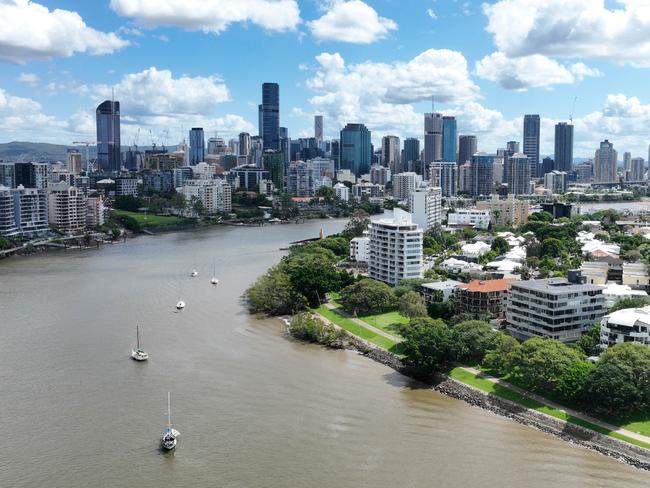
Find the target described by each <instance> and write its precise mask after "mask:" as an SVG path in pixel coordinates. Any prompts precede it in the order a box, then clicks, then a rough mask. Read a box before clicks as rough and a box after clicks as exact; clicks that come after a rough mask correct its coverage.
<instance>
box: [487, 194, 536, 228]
mask: <svg viewBox="0 0 650 488" xmlns="http://www.w3.org/2000/svg"><path fill="white" fill-rule="evenodd" d="M476 208H478V209H479V210H489V211H490V215H491V222H492V224H494V225H505V226H508V227H517V226H520V225H523V224H525V223H526V222H528V214H529V205H528V202H527V201H526V200H517V199H516V198H515V196H514V195H508V197H507V198H505V199H503V200H502V199H500V198H499V196H498V195H492V198H491V199H490V200H483V201H480V202H478V203H477V204H476Z"/></svg>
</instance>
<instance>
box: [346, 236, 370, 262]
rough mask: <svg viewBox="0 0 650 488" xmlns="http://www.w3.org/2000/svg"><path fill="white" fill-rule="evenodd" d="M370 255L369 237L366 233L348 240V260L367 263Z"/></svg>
mask: <svg viewBox="0 0 650 488" xmlns="http://www.w3.org/2000/svg"><path fill="white" fill-rule="evenodd" d="M369 255H370V238H369V237H367V235H364V236H363V237H355V238H354V239H351V240H350V260H352V261H356V262H357V263H367V262H368V257H369Z"/></svg>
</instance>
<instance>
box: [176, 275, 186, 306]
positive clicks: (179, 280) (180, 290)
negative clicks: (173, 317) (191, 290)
mask: <svg viewBox="0 0 650 488" xmlns="http://www.w3.org/2000/svg"><path fill="white" fill-rule="evenodd" d="M178 294H179V295H180V296H183V285H182V283H181V278H179V279H178ZM184 308H185V302H184V301H183V300H182V299H180V300H179V301H178V302H176V310H183V309H184Z"/></svg>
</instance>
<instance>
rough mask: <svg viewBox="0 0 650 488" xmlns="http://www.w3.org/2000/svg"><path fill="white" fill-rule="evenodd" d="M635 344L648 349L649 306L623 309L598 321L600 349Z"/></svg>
mask: <svg viewBox="0 0 650 488" xmlns="http://www.w3.org/2000/svg"><path fill="white" fill-rule="evenodd" d="M623 342H637V343H639V344H643V345H644V346H647V347H650V306H646V307H643V308H624V309H622V310H617V311H616V312H614V313H611V314H609V315H605V316H604V317H603V319H602V320H601V321H600V347H601V348H603V349H607V348H608V347H610V346H614V345H616V344H621V343H623Z"/></svg>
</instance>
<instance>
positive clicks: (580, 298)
mask: <svg viewBox="0 0 650 488" xmlns="http://www.w3.org/2000/svg"><path fill="white" fill-rule="evenodd" d="M576 281H577V280H576ZM606 311H607V309H606V308H605V298H604V297H603V287H602V286H597V285H588V284H584V283H581V282H579V281H577V282H575V283H573V282H570V281H569V280H567V279H565V278H548V279H543V280H530V281H518V282H515V283H513V284H512V287H511V289H510V292H509V294H508V302H507V306H506V320H507V322H508V326H507V327H508V330H509V331H510V333H511V334H512V335H513V336H514V337H516V338H517V339H522V340H525V339H528V338H530V337H550V338H552V339H556V340H559V341H562V342H574V341H576V340H578V339H579V338H580V336H581V335H582V333H583V332H585V331H587V330H588V329H589V327H591V326H592V325H593V324H595V323H597V322H598V321H599V320H600V319H601V318H602V317H603V315H605V313H606Z"/></svg>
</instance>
